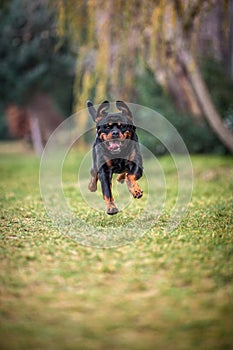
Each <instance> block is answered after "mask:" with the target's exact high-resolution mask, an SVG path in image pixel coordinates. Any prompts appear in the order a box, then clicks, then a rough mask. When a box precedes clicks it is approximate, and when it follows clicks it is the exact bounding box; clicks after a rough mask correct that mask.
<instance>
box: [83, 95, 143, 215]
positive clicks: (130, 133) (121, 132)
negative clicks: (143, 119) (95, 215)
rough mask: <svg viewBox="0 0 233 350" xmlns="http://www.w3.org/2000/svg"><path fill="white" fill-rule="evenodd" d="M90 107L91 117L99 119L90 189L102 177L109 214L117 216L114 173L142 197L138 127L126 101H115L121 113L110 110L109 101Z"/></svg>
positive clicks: (137, 195)
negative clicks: (113, 186) (139, 180)
mask: <svg viewBox="0 0 233 350" xmlns="http://www.w3.org/2000/svg"><path fill="white" fill-rule="evenodd" d="M87 107H88V111H89V114H90V115H91V117H92V119H93V120H94V121H95V122H96V131H97V134H96V139H95V142H94V144H93V149H92V157H93V164H92V169H91V181H90V183H89V186H88V188H89V190H90V191H92V192H94V191H96V189H97V181H98V179H99V180H100V183H101V187H102V193H103V197H104V200H105V203H106V206H107V214H109V215H114V214H117V213H118V209H117V207H116V205H115V203H114V199H113V196H112V190H111V188H112V175H113V173H116V174H119V175H118V177H117V180H118V181H119V182H121V183H123V182H124V181H126V184H127V186H128V189H129V191H130V193H131V194H132V195H133V197H134V198H140V197H142V194H143V191H142V189H141V188H140V187H139V185H138V184H137V180H138V179H139V178H140V177H141V176H142V157H141V154H140V150H139V144H138V137H137V134H136V131H135V130H136V127H135V125H134V124H133V116H132V113H131V111H130V109H129V108H128V106H127V105H126V104H125V103H124V102H123V101H116V107H117V109H118V110H119V111H120V112H117V113H108V110H109V107H110V105H109V102H108V101H105V102H103V103H102V104H101V105H100V106H99V108H98V109H97V111H96V109H95V107H94V106H93V104H92V103H91V102H90V101H87Z"/></svg>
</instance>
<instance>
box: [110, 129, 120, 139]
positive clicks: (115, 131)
mask: <svg viewBox="0 0 233 350" xmlns="http://www.w3.org/2000/svg"><path fill="white" fill-rule="evenodd" d="M112 137H113V138H117V137H119V131H117V130H113V131H112Z"/></svg>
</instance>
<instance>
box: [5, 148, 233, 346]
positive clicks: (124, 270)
mask: <svg viewBox="0 0 233 350" xmlns="http://www.w3.org/2000/svg"><path fill="white" fill-rule="evenodd" d="M0 151H1V155H0V159H1V165H0V166H1V184H0V192H1V204H0V205H1V246H0V251H1V268H0V296H1V306H0V321H1V322H0V334H1V336H0V349H4V350H8V349H20V350H21V349H43V348H46V349H52V350H53V349H54V350H55V349H56V350H57V349H58V350H59V349H62V350H63V349H69V350H72V349H74V350H77V349H82V350H83V349H88V350H89V349H101V350H105V349H106V350H107V349H113V350H115V349H116V350H118V349H129V350H141V349H145V350H150V349H166V350H169V349H184V350H187V349H195V350H196V349H203V350H204V349H205V350H208V349H211V350H215V349H216V350H217V349H224V350H225V349H232V348H233V336H232V334H233V327H232V316H233V312H232V311H233V308H232V274H233V269H232V266H233V262H232V255H233V254H232V253H233V245H232V223H233V222H232V221H233V220H232V208H233V205H232V204H233V201H232V199H233V198H232V193H233V161H232V158H231V157H219V156H193V157H192V163H193V169H194V187H193V196H192V202H191V203H190V205H189V209H188V212H187V213H186V215H185V217H184V218H183V220H182V222H181V223H180V225H179V226H178V227H177V228H176V230H174V231H171V232H170V231H169V232H167V231H164V229H163V228H164V227H165V226H166V224H167V222H168V220H169V210H170V208H171V207H172V206H173V204H174V197H175V192H176V191H175V190H174V189H173V183H175V181H176V172H175V171H174V168H173V167H172V166H171V161H170V158H168V157H163V158H161V159H160V160H159V162H160V164H161V166H162V168H163V169H164V172H165V174H166V181H167V189H168V194H167V199H166V205H165V206H164V208H163V210H162V211H161V213H160V216H159V218H158V220H156V221H155V223H153V222H152V224H153V225H151V227H150V229H149V230H148V231H147V232H146V234H145V235H144V236H143V237H141V238H139V239H136V240H134V241H133V242H130V240H129V242H130V244H125V245H123V246H119V247H117V248H111V249H103V248H96V247H88V246H85V245H81V244H79V243H78V242H77V240H75V239H72V238H71V237H70V236H69V234H67V233H64V234H62V232H61V231H59V230H58V228H57V227H56V226H54V225H53V222H51V220H50V218H49V217H48V216H47V214H46V211H45V209H44V203H43V201H42V199H41V196H40V190H39V185H38V183H39V182H38V179H39V174H38V172H39V160H38V159H37V158H36V157H35V156H34V155H33V154H30V153H27V152H26V153H25V152H24V151H21V150H20V149H19V148H18V147H16V148H14V147H13V146H11V145H7V146H6V144H2V145H0ZM81 161H82V155H79V156H78V155H76V157H75V158H74V157H73V156H72V155H71V157H70V159H68V161H67V165H66V164H65V165H64V174H63V181H64V192H65V194H66V196H67V197H68V202H69V204H70V206H71V207H72V210H73V212H74V213H75V215H76V216H79V217H80V218H81V221H80V224H81V227H80V231H82V230H83V235H84V236H85V230H86V225H87V224H89V225H92V226H93V225H94V224H95V225H96V227H99V230H100V228H101V227H103V229H104V228H106V227H108V228H109V230H110V231H111V228H114V227H119V226H123V227H124V231H126V230H127V222H129V225H130V223H131V224H132V225H133V223H134V218H135V216H136V215H138V213H139V212H140V210H141V206H142V207H143V205H145V203H146V202H144V204H143V202H140V201H134V202H133V203H131V202H130V203H129V204H127V203H126V204H127V205H126V208H125V209H124V210H122V211H121V213H119V214H118V215H116V216H115V217H108V216H107V215H105V213H104V212H102V211H96V210H94V209H91V208H90V207H89V205H88V204H87V203H86V202H85V201H84V200H82V197H81V195H80V194H78V191H77V188H76V183H77V172H76V173H75V171H76V170H77V164H78V163H79V162H81ZM74 169H75V170H74ZM87 171H88V172H89V170H87ZM82 179H83V180H84V181H85V176H84V177H83V178H82ZM140 183H141V184H142V186H143V188H144V189H145V192H146V190H147V184H146V179H145V178H144V179H142V180H141V181H140ZM159 186H160V183H158V184H157V183H156V179H155V182H154V187H153V188H152V192H153V191H154V193H157V192H158V201H157V204H158V203H159V200H160V198H162V197H161V196H162V190H161V188H160V187H159ZM145 198H146V193H145ZM121 200H123V201H124V200H125V199H124V197H123V195H120V196H119V197H118V198H117V203H118V204H119V205H120V202H121ZM140 203H142V204H140ZM157 204H155V207H156V205H157ZM101 205H102V204H101ZM150 205H151V204H150ZM153 210H154V208H151V213H150V214H151V216H148V212H147V211H148V208H147V211H146V212H143V211H142V214H140V215H142V216H140V220H138V223H137V225H140V222H141V226H142V227H143V225H144V224H146V223H148V221H149V220H153V212H154V211H153ZM146 220H147V221H146ZM82 225H83V226H82ZM86 233H87V232H86ZM99 238H100V237H99ZM123 238H124V237H123ZM113 239H115V237H113ZM124 243H127V241H124Z"/></svg>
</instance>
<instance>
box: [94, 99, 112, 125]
mask: <svg viewBox="0 0 233 350" xmlns="http://www.w3.org/2000/svg"><path fill="white" fill-rule="evenodd" d="M109 107H110V105H109V102H108V101H104V102H103V103H101V105H100V106H99V108H98V110H97V115H96V119H95V121H96V123H98V122H99V121H100V120H101V119H102V118H103V117H105V116H106V115H107V114H108V109H109Z"/></svg>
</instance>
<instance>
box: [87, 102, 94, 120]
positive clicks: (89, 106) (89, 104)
mask: <svg viewBox="0 0 233 350" xmlns="http://www.w3.org/2000/svg"><path fill="white" fill-rule="evenodd" d="M87 108H88V112H89V114H90V116H91V117H92V119H93V121H94V122H95V119H96V109H95V107H94V106H93V103H92V102H91V101H89V100H88V101H87Z"/></svg>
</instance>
